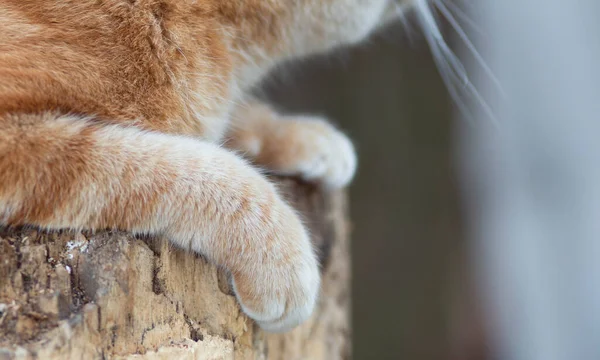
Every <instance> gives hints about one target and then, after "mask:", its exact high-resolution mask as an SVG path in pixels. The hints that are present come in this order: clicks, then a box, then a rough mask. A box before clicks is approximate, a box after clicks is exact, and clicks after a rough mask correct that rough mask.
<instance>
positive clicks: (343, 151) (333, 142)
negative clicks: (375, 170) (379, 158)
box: [227, 100, 356, 188]
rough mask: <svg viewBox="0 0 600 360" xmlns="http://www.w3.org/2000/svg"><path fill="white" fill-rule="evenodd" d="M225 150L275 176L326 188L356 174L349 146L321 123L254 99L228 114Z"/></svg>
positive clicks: (337, 133) (342, 183) (343, 138)
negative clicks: (296, 177)
mask: <svg viewBox="0 0 600 360" xmlns="http://www.w3.org/2000/svg"><path fill="white" fill-rule="evenodd" d="M227 146H228V147H230V148H232V149H236V150H239V151H240V152H241V153H242V154H243V155H245V156H247V157H248V158H250V159H252V160H253V161H254V162H256V163H257V164H258V165H260V166H264V167H265V168H266V169H268V170H270V171H272V172H274V173H276V174H281V175H294V176H300V177H301V178H303V179H305V180H308V181H315V182H319V183H321V184H322V185H324V186H325V187H327V188H340V187H343V186H345V185H347V184H348V183H349V182H350V181H351V180H352V178H353V176H354V173H355V171H356V153H355V151H354V147H353V145H352V143H351V141H350V140H349V139H348V138H347V137H346V135H344V134H343V133H342V132H340V131H338V130H337V129H336V128H335V127H333V126H332V125H331V124H329V123H328V122H327V121H326V120H324V119H322V118H320V117H316V116H282V115H279V114H278V113H276V112H275V111H274V110H273V109H271V108H270V107H268V106H267V105H264V104H261V103H260V102H257V101H254V100H252V101H248V102H244V103H242V104H240V105H238V107H237V108H236V109H235V111H234V112H233V114H232V123H231V129H230V131H229V133H228V139H227Z"/></svg>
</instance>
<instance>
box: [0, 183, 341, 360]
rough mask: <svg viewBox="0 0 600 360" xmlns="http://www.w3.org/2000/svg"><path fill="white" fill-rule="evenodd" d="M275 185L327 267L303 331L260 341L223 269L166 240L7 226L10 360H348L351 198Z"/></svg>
mask: <svg viewBox="0 0 600 360" xmlns="http://www.w3.org/2000/svg"><path fill="white" fill-rule="evenodd" d="M277 181H278V182H279V183H280V187H281V188H282V190H283V192H284V193H285V194H286V197H287V198H288V200H289V201H290V202H291V203H292V204H293V205H294V206H295V207H296V208H297V209H298V210H299V211H300V213H302V214H303V216H304V219H305V221H306V223H307V225H308V226H309V228H310V231H311V234H312V236H313V239H314V243H315V246H316V248H317V249H318V250H319V256H320V259H321V263H322V273H323V282H322V284H323V285H322V291H321V296H320V299H319V304H318V308H317V310H316V311H315V313H314V315H313V316H312V318H311V319H310V320H308V321H307V322H306V323H305V324H303V325H302V326H300V327H298V328H297V329H295V330H293V331H292V332H289V333H286V334H268V333H265V332H262V331H261V330H260V329H259V328H258V327H257V326H256V325H255V324H254V323H253V321H252V320H250V319H249V318H248V317H246V316H245V315H244V314H243V313H242V312H241V310H240V308H239V306H238V304H237V302H236V299H235V297H234V296H233V295H232V292H231V288H230V286H229V281H228V277H227V274H226V273H225V272H223V271H222V270H219V269H217V268H216V267H215V266H214V265H212V264H210V263H208V262H206V261H205V260H204V259H203V258H202V257H201V256H198V255H195V254H190V253H186V252H183V251H180V250H177V249H174V248H172V247H171V246H170V245H169V244H168V243H167V242H166V241H164V240H161V239H142V238H136V237H134V236H132V235H130V234H127V233H120V232H96V233H86V232H83V233H76V232H69V231H60V232H43V231H39V230H35V229H24V228H23V229H5V228H0V360H4V359H44V360H46V359H50V360H54V359H86V360H87V359H190V360H191V359H282V360H294V359H326V360H331V359H348V358H350V336H351V332H350V322H349V306H350V287H349V281H350V278H349V273H350V257H349V243H348V229H349V227H348V222H347V206H346V197H345V195H344V194H343V193H342V192H338V193H330V194H323V193H321V192H320V191H319V190H318V189H316V188H315V187H312V186H310V185H307V184H302V183H299V182H296V181H295V180H292V179H279V180H277Z"/></svg>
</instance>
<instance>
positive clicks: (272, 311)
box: [232, 209, 320, 333]
mask: <svg viewBox="0 0 600 360" xmlns="http://www.w3.org/2000/svg"><path fill="white" fill-rule="evenodd" d="M286 210H289V213H290V215H291V217H285V218H281V217H279V216H278V217H279V218H280V219H286V221H285V222H286V224H284V223H283V221H281V226H277V227H276V228H275V230H274V231H269V233H271V234H272V236H273V238H270V239H268V241H266V242H265V244H267V245H266V247H267V248H269V247H270V248H271V249H268V250H267V251H265V254H264V255H263V256H262V257H259V258H257V259H255V260H254V261H253V262H252V263H250V264H247V266H245V267H242V268H241V269H238V270H237V271H234V272H232V287H233V290H234V293H235V294H236V297H237V299H238V301H239V303H240V305H241V307H242V310H243V311H244V312H245V313H246V314H247V315H248V316H249V317H250V318H252V319H253V320H255V321H256V322H257V324H258V325H259V326H260V327H261V328H262V329H263V330H265V331H268V332H275V333H281V332H286V331H289V330H291V329H293V328H295V327H296V326H298V325H300V324H301V323H302V322H304V321H305V320H307V319H308V318H309V317H310V315H311V314H312V313H313V311H314V308H315V305H316V302H317V298H318V294H319V289H320V272H319V266H318V263H317V260H316V256H315V254H314V251H313V249H312V245H311V243H310V240H309V237H308V233H307V232H306V230H305V229H304V227H303V225H302V224H301V222H300V220H299V219H298V218H297V217H296V215H295V214H294V212H293V211H292V210H291V209H286ZM284 212H287V211H284ZM280 215H281V214H280ZM268 244H270V245H268Z"/></svg>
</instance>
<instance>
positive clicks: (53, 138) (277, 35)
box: [0, 0, 393, 331]
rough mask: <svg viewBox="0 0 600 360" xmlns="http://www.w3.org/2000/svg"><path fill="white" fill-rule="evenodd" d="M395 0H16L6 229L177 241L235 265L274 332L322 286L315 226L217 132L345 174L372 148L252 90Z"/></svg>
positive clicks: (3, 75) (9, 71)
mask: <svg viewBox="0 0 600 360" xmlns="http://www.w3.org/2000/svg"><path fill="white" fill-rule="evenodd" d="M390 5H393V4H390V3H389V2H388V1H387V0H298V1H292V0H104V1H100V0H98V1H96V0H35V1H33V0H0V224H3V225H15V226H16V225H23V224H29V225H35V226H39V227H41V228H45V229H61V228H77V229H105V228H114V229H122V230H127V231H131V232H135V233H143V234H151V235H163V236H166V237H167V238H168V239H170V240H171V241H172V242H173V243H174V244H176V245H177V246H179V247H182V248H184V249H189V250H191V251H197V252H199V253H202V254H204V255H205V256H207V257H208V258H209V259H211V260H212V261H214V262H215V263H217V264H219V265H222V266H224V267H225V268H227V269H228V270H229V271H230V273H231V275H232V283H233V286H234V289H235V292H236V295H237V298H238V300H239V301H240V303H241V306H242V308H243V309H244V311H245V312H246V313H247V314H248V315H249V316H251V317H252V318H254V319H255V320H256V321H257V322H258V323H259V324H260V325H261V326H262V327H263V328H265V329H266V330H270V331H284V330H288V329H290V328H292V327H294V326H296V325H297V324H299V323H300V322H302V321H303V320H305V319H306V318H307V317H308V316H309V315H310V314H311V312H312V310H313V308H314V305H315V302H316V299H317V296H318V289H319V272H318V264H317V261H316V259H315V255H314V253H313V250H312V248H311V244H310V240H309V237H308V235H307V233H306V230H305V229H304V227H303V225H302V223H301V221H300V220H299V218H298V216H297V215H296V214H295V213H294V211H293V210H292V209H291V208H290V207H289V206H288V205H287V204H286V203H285V202H284V201H283V200H282V199H281V197H280V195H279V194H278V193H277V190H276V189H275V187H274V186H273V185H272V184H271V183H269V182H268V180H266V179H265V177H263V176H262V175H261V174H260V173H259V172H258V171H257V170H255V169H254V168H253V167H252V166H251V165H249V164H248V163H247V162H246V161H245V160H243V159H242V158H240V157H239V156H237V155H235V154H234V153H233V152H231V151H229V150H226V149H224V148H222V147H220V146H219V145H218V144H219V143H222V142H223V141H224V139H226V138H227V139H229V140H228V142H227V143H228V144H229V146H230V147H233V148H235V149H239V150H242V151H243V152H244V153H246V154H247V155H248V156H249V157H251V158H252V159H253V160H254V161H256V162H258V163H260V164H261V165H264V166H266V167H268V168H270V169H271V170H273V171H275V172H278V173H281V174H290V175H299V176H302V177H304V178H306V179H308V180H313V181H318V182H321V183H323V184H325V185H326V186H329V187H341V186H344V185H346V184H347V183H348V182H349V181H350V180H351V178H352V176H353V174H354V170H355V166H356V160H355V155H354V151H353V148H352V145H351V143H350V142H349V141H348V139H347V138H346V137H345V136H344V135H343V134H341V133H340V132H338V131H337V130H336V129H334V128H333V127H332V126H330V125H329V124H327V123H326V122H325V121H324V120H323V119H318V118H311V117H283V116H280V115H278V114H277V113H276V112H274V111H273V110H272V109H270V108H268V107H267V106H265V105H262V104H258V103H255V102H253V101H252V100H250V99H247V98H246V96H245V92H246V91H247V90H248V89H249V88H250V87H251V86H252V85H254V84H255V83H256V82H257V81H258V80H259V79H260V78H261V77H262V76H263V75H264V74H265V73H266V72H267V71H268V70H269V69H270V68H271V67H272V66H274V65H275V64H277V63H278V62H279V61H281V60H284V59H287V58H290V57H295V56H303V55H306V54H308V53H312V52H316V51H324V50H327V49H329V48H331V47H334V46H338V45H341V44H346V43H352V42H356V41H359V40H360V39H362V38H363V37H365V36H366V35H367V34H368V32H369V31H370V30H371V29H373V28H374V27H375V26H376V25H377V24H378V23H379V20H380V18H383V17H384V15H385V13H386V11H388V10H389V7H390ZM230 124H232V125H233V126H229V125H230Z"/></svg>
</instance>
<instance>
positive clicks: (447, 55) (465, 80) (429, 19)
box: [415, 0, 496, 124]
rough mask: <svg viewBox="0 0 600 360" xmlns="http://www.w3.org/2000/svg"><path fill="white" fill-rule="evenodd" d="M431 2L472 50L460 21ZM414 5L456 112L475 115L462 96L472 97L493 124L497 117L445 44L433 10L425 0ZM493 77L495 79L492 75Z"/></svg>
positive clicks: (445, 8) (446, 9) (437, 4)
mask: <svg viewBox="0 0 600 360" xmlns="http://www.w3.org/2000/svg"><path fill="white" fill-rule="evenodd" d="M433 4H434V5H435V6H436V7H437V8H438V9H440V7H441V8H443V9H444V10H441V9H440V13H441V14H442V15H444V16H445V17H446V18H447V19H448V21H449V22H450V24H451V25H452V26H453V27H454V29H455V30H456V31H457V33H458V34H459V36H460V37H461V39H462V40H463V41H465V38H466V41H467V42H468V43H467V46H469V45H470V46H471V48H472V49H471V50H474V49H475V47H474V46H473V45H472V43H471V41H470V40H469V39H468V37H467V36H466V33H465V32H464V30H462V28H461V27H460V25H459V23H458V22H457V21H456V19H455V18H454V16H453V15H452V13H451V12H450V11H449V10H448V8H447V7H444V6H443V4H442V6H440V4H439V1H438V0H434V2H433ZM415 7H416V10H417V13H418V15H419V19H420V21H421V24H422V27H423V32H424V34H425V38H426V40H427V42H428V43H429V45H430V48H431V51H432V54H433V57H434V60H435V62H436V64H437V66H438V68H439V70H440V74H441V77H442V80H443V81H444V83H445V84H446V86H447V87H448V91H449V93H450V96H451V97H452V99H453V100H454V102H455V103H456V105H457V107H458V109H459V111H460V112H461V113H462V114H463V117H464V118H466V119H469V120H471V119H473V118H474V117H475V115H474V113H473V112H474V111H472V110H471V107H470V106H469V105H468V103H467V99H465V98H474V100H475V102H476V103H477V104H478V105H479V106H480V107H481V109H482V111H483V113H484V114H485V116H486V117H488V118H489V119H490V120H491V121H492V123H494V124H495V123H496V118H495V115H494V112H493V111H492V109H491V107H490V106H489V104H488V103H487V102H486V101H485V99H484V98H483V96H482V95H481V94H480V92H479V90H477V88H476V87H475V86H474V85H473V83H472V82H471V80H470V79H469V76H468V73H467V71H466V69H465V67H464V65H463V64H462V62H461V61H460V59H459V58H458V56H456V54H455V53H454V52H453V51H452V49H451V48H450V47H449V46H448V44H447V42H446V40H445V39H444V36H443V35H442V33H441V31H440V28H439V25H438V21H437V19H436V17H435V15H434V10H433V9H432V7H431V5H430V3H429V2H428V0H416V1H415ZM461 34H463V35H464V36H462V35H461ZM478 55H479V53H477V55H476V57H477V56H478ZM478 61H483V59H482V58H481V57H480V56H479V58H478ZM483 66H484V67H485V68H486V69H489V68H488V67H487V65H485V62H484V63H483ZM490 73H491V71H490ZM488 75H489V74H488ZM492 78H493V79H495V77H492Z"/></svg>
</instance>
